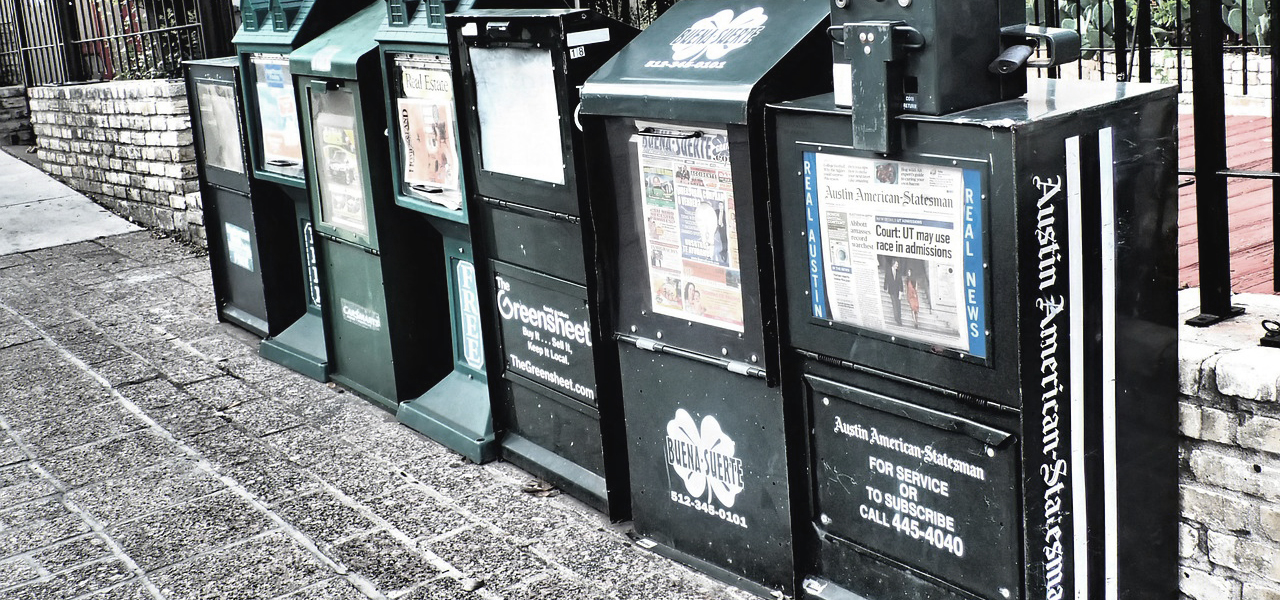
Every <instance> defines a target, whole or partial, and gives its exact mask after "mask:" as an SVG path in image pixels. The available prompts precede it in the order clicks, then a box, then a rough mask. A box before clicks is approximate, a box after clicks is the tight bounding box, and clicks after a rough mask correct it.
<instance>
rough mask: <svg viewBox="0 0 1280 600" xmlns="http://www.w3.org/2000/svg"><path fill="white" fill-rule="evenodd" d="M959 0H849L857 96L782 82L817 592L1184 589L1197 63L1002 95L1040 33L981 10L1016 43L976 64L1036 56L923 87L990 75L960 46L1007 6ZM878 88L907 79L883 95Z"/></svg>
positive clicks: (791, 348) (830, 595)
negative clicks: (1184, 120) (1186, 101)
mask: <svg viewBox="0 0 1280 600" xmlns="http://www.w3.org/2000/svg"><path fill="white" fill-rule="evenodd" d="M841 4H843V2H842V3H841ZM887 5H893V6H892V7H889V6H887ZM976 6H977V5H973V6H969V8H968V9H966V10H975V7H976ZM948 7H949V8H941V4H939V6H938V7H935V6H934V3H932V2H926V1H922V0H917V1H916V2H915V3H914V4H913V3H911V2H905V3H884V5H877V7H876V8H875V10H877V11H880V12H879V13H877V14H876V16H877V17H879V18H881V19H884V20H883V21H875V22H868V21H852V20H850V21H849V22H844V23H843V24H839V23H840V22H841V21H843V20H845V19H852V18H853V16H854V15H855V14H856V16H857V17H858V18H859V19H862V18H865V17H866V15H867V13H865V12H858V11H854V10H849V11H839V10H834V11H833V20H834V21H836V22H837V23H838V24H837V25H836V27H833V34H836V37H838V38H839V39H841V41H842V43H843V46H839V45H838V46H837V50H838V54H837V57H836V58H837V60H839V59H841V57H842V56H843V57H845V58H846V59H847V60H848V62H851V63H852V64H853V67H852V83H851V85H852V87H853V92H854V93H853V96H854V101H853V107H852V109H849V108H842V107H839V106H838V105H839V104H840V103H841V102H840V101H839V99H838V97H839V95H840V94H839V93H837V94H836V95H834V96H833V95H824V96H817V97H812V98H806V99H802V100H796V101H793V102H787V103H780V104H776V105H774V106H772V107H771V108H770V111H771V112H770V115H771V116H770V122H771V123H772V124H773V128H772V130H773V131H774V135H775V137H774V143H775V144H776V147H775V153H774V158H773V159H772V160H771V163H772V165H771V172H772V173H773V174H774V177H775V189H774V194H775V202H776V204H777V210H776V212H775V222H774V229H773V237H774V239H775V240H776V241H777V244H778V246H777V249H778V251H779V272H780V273H781V276H780V278H779V284H780V286H781V290H782V294H781V297H782V298H783V300H782V301H783V303H784V305H785V308H784V310H783V311H782V315H783V320H784V327H783V329H784V335H783V354H784V357H785V358H784V361H783V362H784V364H786V365H789V367H790V368H789V369H787V375H786V383H785V384H784V387H785V388H786V389H787V395H788V401H789V402H794V403H796V404H799V405H800V410H801V411H802V412H803V413H804V414H805V415H806V416H807V419H808V423H807V425H806V428H807V429H808V430H809V431H810V432H811V433H810V435H809V436H808V440H807V447H806V448H804V451H805V453H807V454H808V466H809V474H808V481H807V486H808V487H809V489H810V490H811V494H812V502H811V503H810V504H809V505H807V506H806V507H805V509H806V511H807V513H808V514H806V515H805V516H804V519H805V520H806V521H807V523H806V525H805V526H804V527H803V528H802V530H801V537H800V541H799V544H800V545H801V546H802V547H803V548H804V549H803V555H804V557H805V558H804V560H803V561H802V563H801V565H802V566H801V571H802V572H801V576H802V577H803V585H802V587H803V593H804V594H805V595H806V596H807V597H811V598H822V599H828V600H837V599H839V600H845V599H851V598H871V599H880V598H931V599H948V600H960V599H967V600H972V599H977V598H980V599H983V600H1009V599H1031V598H1083V597H1098V598H1103V597H1106V598H1130V599H1137V598H1168V597H1172V596H1174V595H1176V594H1177V532H1176V528H1175V527H1171V526H1170V523H1175V522H1176V521H1177V515H1178V493H1177V477H1178V468H1177V460H1178V457H1177V446H1176V433H1177V406H1176V401H1175V398H1176V396H1177V331H1176V327H1175V319H1176V316H1177V305H1176V297H1175V293H1176V288H1177V285H1176V284H1177V279H1176V276H1177V264H1176V237H1175V236H1176V214H1177V191H1176V187H1175V174H1176V160H1177V136H1176V135H1175V127H1176V123H1177V112H1176V94H1175V90H1173V89H1172V88H1169V87H1161V86H1153V85H1140V84H1123V83H1118V84H1105V83H1089V82H1070V81H1057V80H1046V79H1038V80H1034V81H1033V83H1032V85H1030V86H1029V91H1028V92H1027V93H1026V94H1025V95H1022V96H1020V97H1016V98H1001V97H1000V96H1002V95H1003V94H1002V93H999V90H1001V89H1006V90H1007V89H1025V86H1026V81H1025V79H1024V78H1025V74H1024V71H1023V70H1022V66H1023V64H1025V63H1026V60H1028V59H1027V57H1028V56H1035V54H1034V53H1033V52H1031V51H1030V50H1029V46H1028V49H1017V48H1014V46H1016V45H1017V44H1006V45H1005V46H1002V45H1001V44H1002V43H1005V42H1008V41H1009V36H1010V35H1012V33H1013V32H1015V30H1017V29H1018V27H1014V26H1013V25H1011V24H1009V23H1006V22H1004V21H1003V20H1001V19H999V18H997V17H998V16H999V15H998V14H987V15H985V16H984V15H971V16H970V17H968V18H966V20H965V21H964V22H965V23H966V24H970V23H973V24H985V25H984V26H987V27H988V31H987V32H986V33H988V34H989V35H988V37H989V38H990V39H989V40H988V42H987V43H985V44H984V43H981V42H977V43H976V45H977V46H979V47H982V48H985V51H984V52H985V58H982V59H981V60H979V59H978V58H973V57H969V58H968V59H967V60H969V61H970V62H975V64H981V63H983V62H984V61H986V62H990V63H991V64H990V65H989V67H990V72H988V65H982V71H983V72H982V73H974V74H972V79H973V80H974V81H988V80H991V78H990V77H989V76H990V75H991V74H992V73H993V72H997V71H998V72H999V75H998V76H1002V77H1006V78H1016V79H1020V81H1006V82H1005V83H1004V84H1003V85H998V82H996V83H991V85H990V86H988V89H991V90H995V91H994V92H992V93H991V94H988V95H987V97H986V98H985V99H975V100H972V102H979V105H972V104H971V105H969V106H965V105H964V104H966V103H965V102H961V103H960V105H959V107H957V106H950V107H949V108H947V107H943V106H942V105H938V106H939V107H940V109H939V111H938V112H943V111H947V112H946V114H919V113H923V112H926V111H924V110H923V109H919V110H917V109H915V108H909V107H908V105H907V104H906V103H905V101H904V98H907V97H908V95H906V94H904V93H903V92H904V91H905V90H904V88H903V87H902V86H903V85H904V74H910V73H912V72H913V70H914V72H915V73H918V74H920V78H919V79H918V80H917V82H916V87H914V88H910V89H915V90H916V91H917V93H918V94H919V95H917V96H916V97H915V98H914V99H913V100H911V102H913V103H914V106H918V107H923V106H926V105H928V104H929V102H930V101H934V100H936V98H925V96H926V95H930V94H933V93H942V92H941V91H942V90H946V89H949V88H950V86H958V85H960V83H959V82H960V81H965V82H967V81H969V77H970V74H969V73H967V72H948V71H947V66H948V65H949V64H950V61H952V60H953V57H952V56H951V54H952V52H951V51H949V50H947V49H948V48H954V47H956V46H955V44H956V43H959V41H957V40H960V41H964V40H969V39H971V38H973V37H974V36H975V35H979V34H980V33H981V32H975V31H972V30H971V28H969V27H967V26H966V27H965V29H964V31H957V32H954V33H949V32H946V31H943V30H942V28H943V27H945V26H946V25H948V24H950V23H952V22H954V21H953V19H955V17H950V18H945V19H944V18H938V17H937V14H942V12H944V11H945V10H952V9H957V7H951V6H949V5H948ZM861 8H863V5H861V4H860V5H859V9H861ZM988 8H989V9H991V10H994V9H995V8H996V7H995V6H994V5H993V6H991V7H988ZM935 9H936V10H937V11H939V12H938V13H937V14H935V13H933V12H932V11H934V10H935ZM1018 9H1019V10H1021V5H1019V7H1018ZM922 15H924V16H922ZM927 15H933V17H929V16H927ZM931 19H932V20H931ZM886 23H888V25H886ZM913 30H918V31H915V33H913V32H912V31H913ZM1002 32H1003V36H1002ZM1033 34H1034V35H1033ZM1033 34H1026V35H1027V37H1024V38H1023V39H1024V40H1027V39H1031V40H1033V41H1032V42H1025V41H1024V43H1032V44H1035V45H1037V46H1038V47H1039V48H1040V51H1042V52H1044V51H1052V50H1055V49H1056V50H1058V51H1063V53H1064V54H1062V55H1060V56H1059V57H1058V59H1059V60H1061V59H1067V60H1069V59H1071V58H1072V55H1073V54H1074V48H1075V47H1076V46H1074V45H1073V44H1072V43H1071V41H1070V40H1067V39H1064V36H1063V35H1062V34H1061V32H1054V31H1036V32H1033ZM886 35H887V36H888V40H889V41H888V42H885V43H887V44H889V45H892V46H896V47H895V48H893V49H891V50H884V49H883V48H879V47H878V46H877V44H879V43H880V42H881V41H882V40H883V39H884V36H886ZM953 38H954V39H953ZM929 48H933V49H934V50H935V51H934V52H933V53H929V51H928V50H927V49H929ZM858 56H873V57H877V58H876V60H877V61H879V63H875V62H874V61H864V60H861V59H859V58H856V57H858ZM848 57H855V58H848ZM1029 60H1037V59H1035V58H1031V59H1029ZM1045 60H1046V62H1053V60H1054V59H1053V58H1052V57H1050V58H1047V59H1045ZM913 61H914V62H913ZM1001 61H1011V64H1012V67H1011V64H1006V63H1002V62H1001ZM927 63H931V64H927ZM956 64H957V65H958V68H959V67H961V66H963V65H964V64H966V63H964V61H960V62H957V63H956ZM869 65H870V66H869ZM873 66H876V67H878V68H872V67H873ZM887 72H896V73H897V75H894V76H892V77H887V78H886V77H885V73H887ZM924 73H932V74H934V75H935V76H936V77H937V79H935V80H933V81H934V83H931V84H929V85H926V83H925V81H926V80H927V78H926V77H924ZM868 81H870V82H871V83H873V85H870V86H868V85H865V84H866V83H868ZM983 85H986V84H983ZM839 86H840V84H839V83H837V88H839ZM868 88H878V89H880V90H881V93H883V94H885V95H886V97H885V98H881V99H880V101H874V99H867V101H866V102H861V103H860V102H859V100H858V98H859V97H864V98H866V97H868V96H869V95H870V92H869V91H868ZM838 92H839V90H838ZM886 106H888V107H890V108H891V110H890V112H889V114H888V115H887V117H886V115H885V114H884V113H883V110H884V108H885V107H886ZM868 107H869V108H870V109H871V110H873V111H880V112H879V114H878V115H876V116H875V118H873V119H871V120H870V121H866V122H871V121H875V122H878V123H879V125H878V126H879V127H881V128H882V129H880V130H878V131H877V132H876V135H875V136H867V135H863V133H865V132H867V131H870V130H868V129H862V128H861V127H862V125H863V124H865V123H866V122H860V115H859V113H860V111H862V110H863V109H864V108H868ZM912 113H916V114H912ZM851 121H852V123H853V125H852V127H850V122H851ZM873 138H874V139H873ZM885 141H888V144H885V143H883V142H885Z"/></svg>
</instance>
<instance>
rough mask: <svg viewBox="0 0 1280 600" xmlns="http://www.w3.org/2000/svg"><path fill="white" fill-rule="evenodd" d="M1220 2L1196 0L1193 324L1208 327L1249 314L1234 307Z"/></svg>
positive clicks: (1193, 17)
mask: <svg viewBox="0 0 1280 600" xmlns="http://www.w3.org/2000/svg"><path fill="white" fill-rule="evenodd" d="M1221 12H1222V11H1221V1H1220V0H1191V23H1192V25H1193V26H1194V27H1193V30H1192V47H1191V76H1192V78H1193V80H1194V85H1193V88H1192V102H1193V105H1194V110H1195V128H1196V139H1195V152H1196V169H1195V176H1196V220H1197V222H1196V229H1197V231H1198V232H1199V240H1198V241H1197V245H1198V248H1199V256H1200V314H1199V315H1198V316H1195V317H1192V318H1191V319H1190V320H1188V321H1187V324H1188V325H1192V326H1196V327H1206V326H1209V325H1212V324H1214V323H1218V322H1220V321H1223V320H1225V319H1230V318H1232V317H1234V316H1236V315H1239V314H1242V313H1243V312H1244V309H1243V308H1239V307H1235V306H1232V305H1231V249H1230V246H1229V245H1228V240H1227V238H1228V236H1229V235H1230V232H1231V225H1230V220H1229V214H1228V210H1227V179H1226V177H1225V176H1224V175H1223V174H1222V171H1224V170H1225V169H1226V168H1227V134H1226V131H1225V129H1226V109H1225V106H1224V104H1225V101H1224V97H1223V93H1224V91H1225V89H1224V86H1223V75H1222V55H1223V43H1222V18H1221Z"/></svg>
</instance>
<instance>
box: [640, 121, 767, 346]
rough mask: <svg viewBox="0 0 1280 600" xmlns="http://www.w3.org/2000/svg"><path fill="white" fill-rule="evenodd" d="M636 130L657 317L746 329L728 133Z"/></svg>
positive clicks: (654, 126) (648, 126)
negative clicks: (660, 315) (744, 327)
mask: <svg viewBox="0 0 1280 600" xmlns="http://www.w3.org/2000/svg"><path fill="white" fill-rule="evenodd" d="M636 126H637V127H638V128H640V129H641V132H640V133H638V134H636V135H635V136H633V137H632V139H631V141H632V143H633V144H634V145H635V150H636V160H637V165H636V168H637V169H638V174H639V181H640V185H641V188H642V189H641V190H640V194H641V199H642V213H643V214H642V216H643V219H644V237H645V245H646V251H647V254H648V257H649V283H650V290H649V291H650V295H651V300H652V302H651V307H652V309H653V312H655V313H658V314H662V315H667V316H670V317H675V318H678V319H686V320H689V321H692V322H695V323H702V324H706V325H712V326H715V327H719V328H722V329H727V330H729V331H736V332H741V331H743V323H742V312H743V308H742V285H741V272H740V271H739V266H738V232H737V228H736V225H735V222H734V203H733V176H732V174H731V172H730V167H729V136H728V132H726V131H723V130H691V129H688V128H681V127H678V126H673V125H664V124H658V123H637V124H636Z"/></svg>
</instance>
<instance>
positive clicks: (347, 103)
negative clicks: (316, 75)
mask: <svg viewBox="0 0 1280 600" xmlns="http://www.w3.org/2000/svg"><path fill="white" fill-rule="evenodd" d="M311 123H312V138H313V139H312V143H313V144H314V148H315V153H316V179H317V181H316V183H317V185H318V186H319V194H320V222H322V223H324V224H326V225H329V226H332V227H337V228H339V229H345V230H347V231H349V232H351V233H354V234H357V235H360V236H363V237H368V235H369V215H368V213H367V212H366V210H365V197H364V179H363V178H362V175H361V173H362V171H363V169H362V165H361V164H360V141H359V140H358V139H357V138H356V100H355V95H353V94H352V93H351V92H349V91H347V90H342V89H339V90H328V91H323V92H319V91H315V90H311Z"/></svg>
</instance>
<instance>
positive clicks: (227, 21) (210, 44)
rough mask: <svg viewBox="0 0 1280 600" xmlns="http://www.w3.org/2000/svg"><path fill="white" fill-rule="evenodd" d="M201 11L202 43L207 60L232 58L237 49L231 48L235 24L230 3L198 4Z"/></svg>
mask: <svg viewBox="0 0 1280 600" xmlns="http://www.w3.org/2000/svg"><path fill="white" fill-rule="evenodd" d="M196 6H198V7H199V9H200V29H201V33H202V34H203V39H202V40H201V43H202V44H203V46H204V48H203V50H204V56H205V57H206V58H214V57H218V56H231V55H232V54H235V49H234V48H233V47H232V46H231V37H232V35H233V34H234V33H235V23H233V22H232V18H231V3H230V2H199V1H197V2H196Z"/></svg>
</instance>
